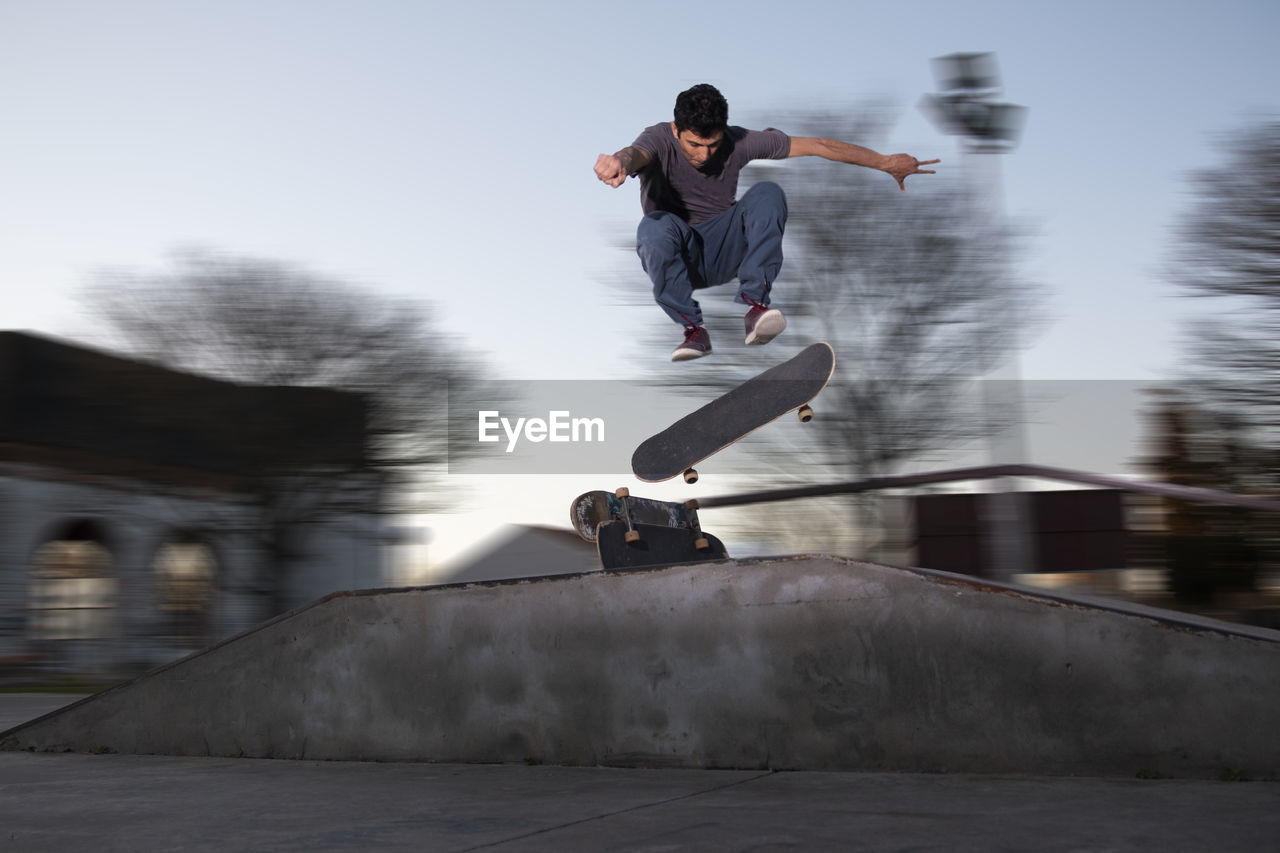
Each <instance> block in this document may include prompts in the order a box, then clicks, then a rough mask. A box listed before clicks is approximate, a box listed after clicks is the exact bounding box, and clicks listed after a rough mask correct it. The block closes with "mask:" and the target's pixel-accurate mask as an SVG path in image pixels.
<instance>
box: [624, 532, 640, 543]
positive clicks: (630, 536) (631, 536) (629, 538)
mask: <svg viewBox="0 0 1280 853" xmlns="http://www.w3.org/2000/svg"><path fill="white" fill-rule="evenodd" d="M622 538H623V539H624V540H625V541H626V542H628V543H633V542H639V541H640V531H639V530H628V531H627V535H626V536H623V537H622Z"/></svg>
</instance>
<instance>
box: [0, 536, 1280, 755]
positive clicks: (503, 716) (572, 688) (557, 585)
mask: <svg viewBox="0 0 1280 853" xmlns="http://www.w3.org/2000/svg"><path fill="white" fill-rule="evenodd" d="M1277 672H1280V633H1277V632H1271V631H1265V630H1260V629H1241V628H1237V627H1235V626H1230V625H1226V624H1223V623H1215V622H1210V621H1207V620H1193V619H1184V618H1180V617H1177V616H1175V615H1173V614H1169V613H1164V612H1162V611H1153V610H1152V611H1144V610H1140V609H1136V608H1134V609H1123V608H1116V607H1100V606H1094V605H1093V604H1091V603H1087V602H1083V601H1077V600H1071V599H1066V598H1061V597H1052V596H1046V595H1043V594H1038V593H1034V592H1031V591H1029V590H1020V589H1016V588H1012V587H1004V586H998V585H993V584H987V583H980V582H975V581H973V580H971V579H967V578H962V577H958V576H953V575H947V574H945V573H941V572H930V571H925V570H906V569H896V568H890V567H885V566H878V565H872V564H867V563H859V562H854V561H850V560H845V559H841V558H834V557H827V556H804V557H797V558H790V559H783V560H762V561H744V562H732V561H727V562H721V563H713V564H703V565H692V566H675V567H667V568H659V569H653V570H646V571H637V572H625V573H609V572H592V573H587V574H581V575H571V576H553V577H548V578H538V579H529V580H525V581H517V582H502V583H493V584H471V585H464V586H445V587H433V588H423V589H412V590H398V591H378V592H369V593H348V594H338V595H334V596H330V597H329V598H326V599H324V600H322V601H320V602H318V603H317V604H315V605H313V606H311V607H308V608H304V609H303V610H300V611H298V612H295V613H293V614H290V615H288V616H285V617H281V618H280V619H277V620H274V621H273V622H270V623H267V624H266V625H264V626H262V627H260V628H258V629H255V630H254V631H251V632H249V633H246V634H244V635H241V636H240V637H237V638H235V639H233V640H231V641H228V642H226V643H223V644H221V645H219V646H217V647H215V648H213V649H211V650H208V651H206V652H203V653H200V654H197V655H195V656H193V657H191V658H188V659H186V660H184V661H180V662H178V663H176V664H174V665H171V666H168V667H165V668H163V669H161V670H157V671H155V672H153V673H151V674H149V675H147V676H144V677H142V678H140V679H138V680H136V681H134V682H131V683H129V684H126V685H123V686H121V687H119V688H115V689H112V690H109V691H106V692H104V693H102V694H98V695H97V696H94V697H90V698H89V699H86V700H84V701H83V702H80V703H78V704H76V705H73V706H71V707H70V708H67V709H65V710H62V711H60V712H57V713H55V714H52V715H50V716H47V717H44V718H42V719H39V720H36V721H34V722H32V723H29V724H27V725H24V726H19V727H18V728H16V729H13V730H10V731H8V732H5V733H3V734H2V735H0V746H3V748H4V749H6V750H33V751H59V750H73V751H79V752H96V751H108V752H117V753H138V754H167V755H186V756H244V757H269V758H293V759H347V760H371V759H376V760H386V761H430V762H467V763H473V762H499V763H522V762H533V763H545V764H560V765H593V766H595V765H605V766H609V765H616V766H642V767H672V768H676V767H678V768H735V769H803V770H859V771H902V772H949V773H986V774H999V773H1022V774H1036V775H1043V774H1065V775H1088V776H1123V777H1133V776H1134V775H1135V774H1139V773H1141V774H1144V775H1163V776H1171V777H1200V778H1218V777H1220V776H1222V775H1224V774H1226V775H1244V776H1249V777H1252V778H1277V777H1280V737H1277V736H1276V732H1277V731H1280V680H1278V679H1276V678H1275V674H1276V673H1277Z"/></svg>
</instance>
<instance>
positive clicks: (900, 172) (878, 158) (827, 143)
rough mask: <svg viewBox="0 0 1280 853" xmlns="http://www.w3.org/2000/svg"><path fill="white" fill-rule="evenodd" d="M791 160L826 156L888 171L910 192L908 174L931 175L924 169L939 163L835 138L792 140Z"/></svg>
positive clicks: (855, 164) (931, 172) (837, 160)
mask: <svg viewBox="0 0 1280 853" xmlns="http://www.w3.org/2000/svg"><path fill="white" fill-rule="evenodd" d="M790 156H791V157H823V158H825V159H827V160H834V161H835V162H837V163H851V164H852V165H854V166H866V167H867V168H868V169H879V170H880V171H882V172H888V173H889V174H890V175H892V176H893V179H894V180H895V181H897V182H898V188H899V189H901V190H902V191H903V192H906V191H907V185H906V180H907V175H932V174H934V170H932V169H921V168H920V167H921V166H930V165H932V164H934V163H938V162H940V161H938V160H917V159H916V158H914V157H912V156H911V155H910V154H880V153H877V152H875V151H872V150H871V149H870V148H863V147H862V146H861V145H853V144H851V143H848V142H838V141H836V140H834V139H818V138H816V137H812V136H793V137H791V154H790Z"/></svg>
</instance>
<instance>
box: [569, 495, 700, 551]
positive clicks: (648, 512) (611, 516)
mask: <svg viewBox="0 0 1280 853" xmlns="http://www.w3.org/2000/svg"><path fill="white" fill-rule="evenodd" d="M569 520H570V521H571V522H573V527H574V529H575V530H577V531H578V535H579V536H581V537H582V538H583V539H585V540H586V541H588V542H594V541H596V528H597V527H599V526H600V525H601V524H604V523H605V522H606V521H628V520H629V521H630V522H631V523H632V524H633V525H634V524H657V525H663V526H666V527H679V528H683V529H685V530H700V529H701V528H700V527H699V525H698V502H697V501H694V500H690V501H685V502H684V503H673V502H671V501H659V500H654V499H653V498H638V497H636V496H634V495H632V494H631V493H630V491H629V490H627V489H625V488H624V489H618V490H617V491H616V492H604V491H594V492H585V493H583V494H581V495H578V496H577V497H576V498H574V500H573V503H572V504H570V505H569Z"/></svg>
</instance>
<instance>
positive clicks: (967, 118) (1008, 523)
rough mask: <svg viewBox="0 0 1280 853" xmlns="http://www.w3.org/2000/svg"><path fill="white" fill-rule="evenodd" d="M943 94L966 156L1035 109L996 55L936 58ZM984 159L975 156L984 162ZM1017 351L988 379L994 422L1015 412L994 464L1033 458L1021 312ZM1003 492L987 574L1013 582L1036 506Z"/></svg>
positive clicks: (995, 499)
mask: <svg viewBox="0 0 1280 853" xmlns="http://www.w3.org/2000/svg"><path fill="white" fill-rule="evenodd" d="M933 70H934V77H935V79H936V80H937V83H938V92H937V93H935V94H932V95H925V96H924V98H923V100H922V101H921V105H920V107H921V109H922V110H923V111H924V113H925V114H926V115H927V116H928V117H929V119H930V120H932V121H933V122H934V124H936V125H937V126H938V128H939V129H940V130H942V131H943V132H944V133H948V134H950V135H953V136H956V137H958V138H959V139H960V141H961V150H962V151H963V152H964V153H965V155H966V157H971V155H978V154H1004V153H1008V152H1010V151H1012V150H1013V149H1014V148H1015V147H1016V146H1017V143H1018V138H1019V137H1020V135H1021V132H1022V125H1023V123H1024V122H1025V120H1026V113H1027V110H1026V108H1025V107H1021V106H1018V105H1016V104H1008V103H1002V102H999V101H997V98H998V97H999V95H1000V92H1001V83H1000V73H999V70H998V68H997V65H996V58H995V54H993V53H954V54H950V55H948V56H941V57H938V58H937V59H934V60H933ZM981 159H982V158H976V159H970V162H971V163H977V162H979V160H981ZM987 162H989V163H991V168H990V175H989V177H990V182H989V184H988V186H990V187H992V189H991V190H990V191H988V192H987V193H986V198H987V199H988V202H989V204H990V217H991V223H992V224H993V226H994V227H996V228H1003V227H1004V189H1003V184H1002V181H1001V178H1002V175H1001V170H1000V166H999V163H998V161H987ZM1010 322H1011V323H1012V329H1011V334H1012V338H1013V357H1012V358H1011V359H1010V360H1009V361H1008V363H1007V364H1006V365H1004V366H1003V367H1002V368H1001V369H1000V370H999V371H998V372H997V374H996V375H997V376H999V374H1001V373H1003V374H1005V375H1004V376H1003V377H1001V378H999V379H997V378H995V377H989V378H988V381H987V382H985V383H983V385H984V389H985V398H986V399H985V404H986V407H987V411H988V413H989V416H990V417H991V419H992V421H993V423H994V420H995V418H996V417H1007V418H1008V426H1007V427H1006V428H1002V429H1000V430H999V431H998V432H996V433H995V434H994V435H993V436H992V438H991V441H990V445H989V454H990V458H991V464H992V465H1018V464H1025V463H1027V462H1029V461H1030V460H1029V459H1027V456H1028V452H1027V446H1026V436H1025V434H1024V423H1023V410H1022V391H1021V377H1020V375H1019V373H1020V371H1019V369H1018V355H1017V352H1018V348H1019V347H1020V345H1021V335H1020V329H1019V328H1018V323H1019V322H1020V320H1019V318H1018V317H1016V316H1015V317H1013V318H1011V321H1010ZM995 482H996V490H995V492H994V493H993V494H991V495H990V496H989V498H988V500H987V501H986V506H985V507H984V513H983V516H984V522H985V523H984V525H983V527H984V529H985V532H986V539H987V543H988V548H987V554H986V556H987V559H988V561H989V562H988V569H987V571H986V572H984V574H985V575H986V576H988V577H993V578H995V579H997V580H1004V581H1007V580H1010V579H1012V577H1013V576H1014V575H1015V574H1019V573H1023V572H1033V571H1035V569H1036V566H1035V545H1034V541H1033V538H1032V524H1031V522H1032V518H1031V507H1030V506H1029V504H1028V501H1027V500H1026V495H1025V494H1023V493H1021V492H1019V491H1018V490H1017V488H1016V482H1015V481H1014V479H1013V478H1011V477H1003V478H1001V479H999V480H996V481H995Z"/></svg>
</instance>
